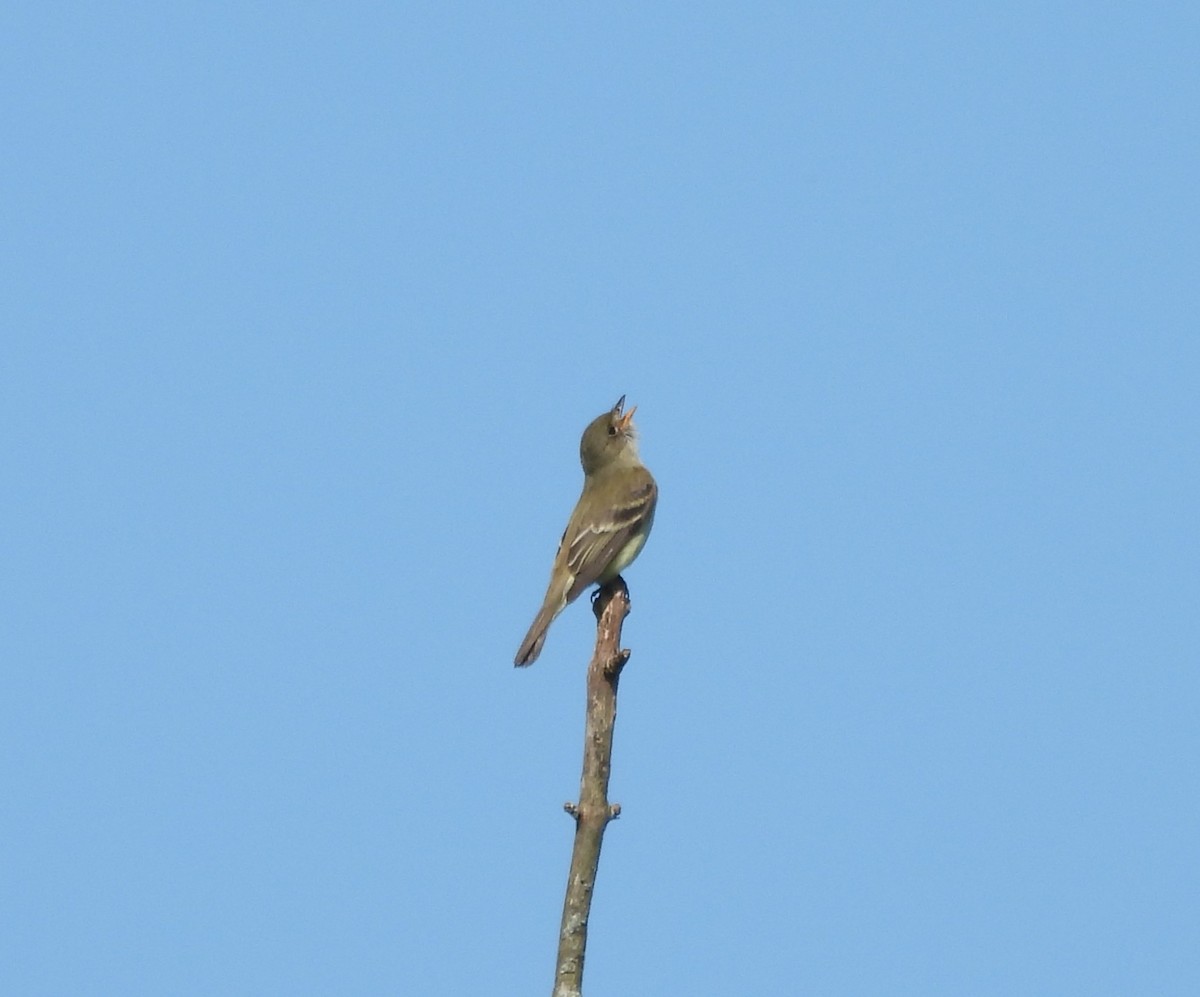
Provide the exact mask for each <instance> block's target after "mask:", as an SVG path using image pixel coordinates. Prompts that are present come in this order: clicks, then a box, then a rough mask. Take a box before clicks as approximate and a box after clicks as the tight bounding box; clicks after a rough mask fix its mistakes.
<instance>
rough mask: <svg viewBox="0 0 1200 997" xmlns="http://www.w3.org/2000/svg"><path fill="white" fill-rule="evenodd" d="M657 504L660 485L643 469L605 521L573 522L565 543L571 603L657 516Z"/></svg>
mask: <svg viewBox="0 0 1200 997" xmlns="http://www.w3.org/2000/svg"><path fill="white" fill-rule="evenodd" d="M657 501H658V486H657V485H656V484H655V483H654V479H653V478H652V477H650V472H649V471H645V470H644V469H643V473H642V474H640V475H638V476H637V478H635V479H634V480H632V481H631V482H630V486H629V489H628V490H627V491H626V492H625V494H624V495H622V496H621V497H620V498H619V499H618V500H617V501H616V502H614V503H613V504H612V506H611V507H610V509H609V514H608V515H607V516H605V517H604V519H603V521H601V522H594V521H589V522H583V523H575V522H572V523H571V524H570V525H569V526H568V527H567V531H566V533H564V534H563V538H562V542H563V545H565V546H566V547H567V569H568V571H570V573H571V574H572V575H574V581H572V583H571V587H570V589H568V590H567V602H571V601H572V600H574V599H576V598H577V597H578V596H579V594H580V593H581V592H583V591H584V590H586V589H587V588H588V586H590V585H594V584H595V583H596V582H597V581H598V580H599V578H600V576H601V575H602V574H604V571H605V569H606V568H607V567H608V566H609V565H610V564H612V560H613V558H614V557H616V556H617V554H618V553H620V551H621V550H623V549H624V547H625V545H626V544H627V543H629V541H630V540H631V539H632V538H633V537H634V536H635V535H636V534H637V533H638V531H639V530H641V529H642V527H643V526H644V525H645V523H646V522H647V521H648V520H649V519H650V517H651V516H653V515H654V506H655V503H656V502H657Z"/></svg>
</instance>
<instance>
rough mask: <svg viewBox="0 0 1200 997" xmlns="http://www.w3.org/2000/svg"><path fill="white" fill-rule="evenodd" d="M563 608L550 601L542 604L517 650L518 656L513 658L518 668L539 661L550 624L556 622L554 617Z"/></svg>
mask: <svg viewBox="0 0 1200 997" xmlns="http://www.w3.org/2000/svg"><path fill="white" fill-rule="evenodd" d="M562 610H563V607H562V606H560V605H556V604H555V603H553V602H549V601H547V602H546V604H545V605H544V606H542V608H541V609H540V610H539V611H538V614H537V616H535V617H534V620H533V625H532V626H530V628H529V633H527V634H526V635H525V639H524V640H523V641H521V646H520V648H518V650H517V656H516V657H515V658H514V659H513V664H514V665H516V666H517V667H518V668H524V667H525V666H526V665H532V664H533V663H534V662H535V661H537V657H538V655H539V654H541V653H542V645H543V644H545V643H546V633H547V632H548V631H549V630H550V624H551V623H553V622H554V618H555V617H556V616H558V614H559V613H561V612H562Z"/></svg>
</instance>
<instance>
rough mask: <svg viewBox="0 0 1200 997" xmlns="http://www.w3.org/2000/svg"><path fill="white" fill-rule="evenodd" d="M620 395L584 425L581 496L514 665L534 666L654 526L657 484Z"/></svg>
mask: <svg viewBox="0 0 1200 997" xmlns="http://www.w3.org/2000/svg"><path fill="white" fill-rule="evenodd" d="M624 406H625V396H624V395H622V396H621V398H620V400H619V401H618V402H617V404H616V405H614V406H613V407H612V410H611V411H609V412H605V413H604V414H603V415H599V416H597V417H596V418H595V419H593V420H592V421H591V423H590V424H589V425H588V427H587V429H585V430H584V431H583V439H581V440H580V441H579V460H580V462H581V463H582V464H583V494H582V495H580V496H579V501H578V502H577V503H576V504H575V511H574V512H572V513H571V519H570V520H569V521H568V523H567V528H566V530H565V531H564V532H563V535H562V540H561V541H560V542H559V545H558V553H557V554H556V555H555V557H554V567H553V568H552V569H551V571H550V585H549V587H548V588H547V589H546V598H545V600H544V601H543V602H542V608H541V609H540V610H539V611H538V614H537V616H536V617H535V618H534V621H533V625H532V626H531V627H530V628H529V633H527V634H526V635H525V639H524V640H523V641H522V642H521V647H520V649H519V650H518V651H517V656H516V659H515V660H514V662H513V664H515V665H532V664H533V663H534V662H535V661H536V660H537V656H538V655H539V654H540V653H541V651H542V644H543V643H545V640H546V631H547V630H549V629H550V624H551V623H553V622H554V618H555V617H556V616H558V614H559V613H561V612H562V611H563V610H564V609H565V608H566V607H567V604H568V603H571V602H574V601H575V599H576V598H578V597H579V595H580V593H581V592H583V591H584V590H585V589H586V588H587V587H588V586H589V585H594V584H597V583H599V584H601V585H603V584H604V583H605V582H610V581H612V580H613V579H614V578H616V577H617V575H619V574H620V573H621V572H622V571H624V570H625V569H626V568H627V567H629V565H630V564H632V563H633V559H634V558H635V557H637V556H638V554H640V553H641V550H642V547H644V546H645V544H646V538H647V537H648V536H650V527H651V526H653V525H654V506H655V504H656V503H657V502H658V486H657V485H656V484H655V483H654V478H653V477H652V476H651V474H650V472H649V471H647V470H646V468H645V466H643V464H642V462H641V459H640V458H639V457H638V450H637V433H636V430H635V429H634V426H633V413H634V412H635V411H636V410H637V406H636V405H635V406H633V407H632V408H631V409H630V410H629V411H628V412H624V411H623V409H624Z"/></svg>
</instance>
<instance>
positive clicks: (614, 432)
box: [608, 422, 617, 436]
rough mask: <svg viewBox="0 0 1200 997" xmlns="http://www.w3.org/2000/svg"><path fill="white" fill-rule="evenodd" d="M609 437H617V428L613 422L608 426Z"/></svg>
mask: <svg viewBox="0 0 1200 997" xmlns="http://www.w3.org/2000/svg"><path fill="white" fill-rule="evenodd" d="M608 435H609V436H616V435H617V427H616V426H614V425H613V424H612V423H611V422H610V423H609V424H608Z"/></svg>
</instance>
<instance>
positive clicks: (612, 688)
mask: <svg viewBox="0 0 1200 997" xmlns="http://www.w3.org/2000/svg"><path fill="white" fill-rule="evenodd" d="M592 610H593V611H594V612H595V614H596V649H595V651H594V652H593V654H592V660H591V662H590V663H589V664H588V671H587V718H586V721H585V723H584V734H583V774H582V776H581V777H580V780H579V803H578V804H575V803H567V804H565V805H564V807H563V809H565V810H566V811H567V813H569V814H570V815H571V816H572V817H574V818H575V847H574V849H573V850H572V852H571V871H570V873H569V874H568V876H567V895H566V899H565V900H564V902H563V915H562V927H561V928H560V930H559V935H558V964H557V967H556V969H555V973H554V991H553V995H552V997H581V995H582V988H583V957H584V951H585V949H586V948H587V929H588V916H589V914H590V912H591V908H592V892H593V890H594V889H595V885H596V870H597V868H599V865H600V845H601V842H602V840H603V838H604V829H605V828H606V827H607V826H608V822H609V821H610V820H615V819H616V818H617V817H618V816H619V815H620V813H621V805H620V804H619V803H613V804H610V803H609V802H608V777H609V773H610V771H611V768H612V742H613V726H614V725H615V723H616V720H617V682H618V680H619V679H620V677H621V669H622V668H624V667H625V662H626V661H628V660H629V652H628V651H623V650H621V626H622V624H623V623H624V622H625V617H626V616H627V615H628V614H629V589H628V588H626V586H625V581H624V579H622V578H621V577H620V576H618V577H617V578H615V579H613V581H611V582H609V583H608V584H607V585H605V586H604V587H603V588H601V589H600V591H599V592H598V593H597V595H596V598H595V599H594V600H593V601H592Z"/></svg>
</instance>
